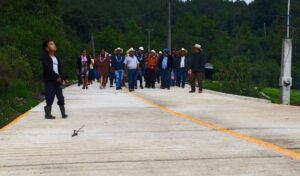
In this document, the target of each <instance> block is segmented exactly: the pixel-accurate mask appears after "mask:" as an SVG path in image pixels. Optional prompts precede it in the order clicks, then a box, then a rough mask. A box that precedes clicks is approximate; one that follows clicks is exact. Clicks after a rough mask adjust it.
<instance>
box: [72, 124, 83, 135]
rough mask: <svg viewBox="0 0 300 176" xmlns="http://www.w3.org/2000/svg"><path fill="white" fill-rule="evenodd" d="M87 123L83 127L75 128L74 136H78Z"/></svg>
mask: <svg viewBox="0 0 300 176" xmlns="http://www.w3.org/2000/svg"><path fill="white" fill-rule="evenodd" d="M84 126H85V125H82V127H81V128H79V129H78V130H73V134H72V137H75V136H78V135H79V132H81V130H82V129H83V128H84Z"/></svg>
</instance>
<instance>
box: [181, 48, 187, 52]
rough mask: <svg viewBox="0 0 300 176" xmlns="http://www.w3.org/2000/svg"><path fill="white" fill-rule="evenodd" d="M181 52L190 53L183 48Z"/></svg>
mask: <svg viewBox="0 0 300 176" xmlns="http://www.w3.org/2000/svg"><path fill="white" fill-rule="evenodd" d="M180 52H185V53H188V50H187V49H185V48H181V50H180Z"/></svg>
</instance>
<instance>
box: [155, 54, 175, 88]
mask: <svg viewBox="0 0 300 176" xmlns="http://www.w3.org/2000/svg"><path fill="white" fill-rule="evenodd" d="M158 67H159V70H160V75H161V89H168V90H170V86H171V71H172V68H173V57H172V56H171V55H170V54H169V49H164V50H163V54H162V55H161V56H160V58H159V63H158Z"/></svg>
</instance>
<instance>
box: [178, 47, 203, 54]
mask: <svg viewBox="0 0 300 176" xmlns="http://www.w3.org/2000/svg"><path fill="white" fill-rule="evenodd" d="M200 48H201V46H200ZM180 51H181V52H182V51H183V52H185V53H187V52H188V50H187V49H185V48H181V50H180Z"/></svg>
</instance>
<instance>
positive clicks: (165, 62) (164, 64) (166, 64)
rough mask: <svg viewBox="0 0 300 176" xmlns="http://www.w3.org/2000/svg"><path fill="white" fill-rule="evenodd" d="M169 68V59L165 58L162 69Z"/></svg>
mask: <svg viewBox="0 0 300 176" xmlns="http://www.w3.org/2000/svg"><path fill="white" fill-rule="evenodd" d="M167 68H168V57H164V58H163V61H162V69H167Z"/></svg>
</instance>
